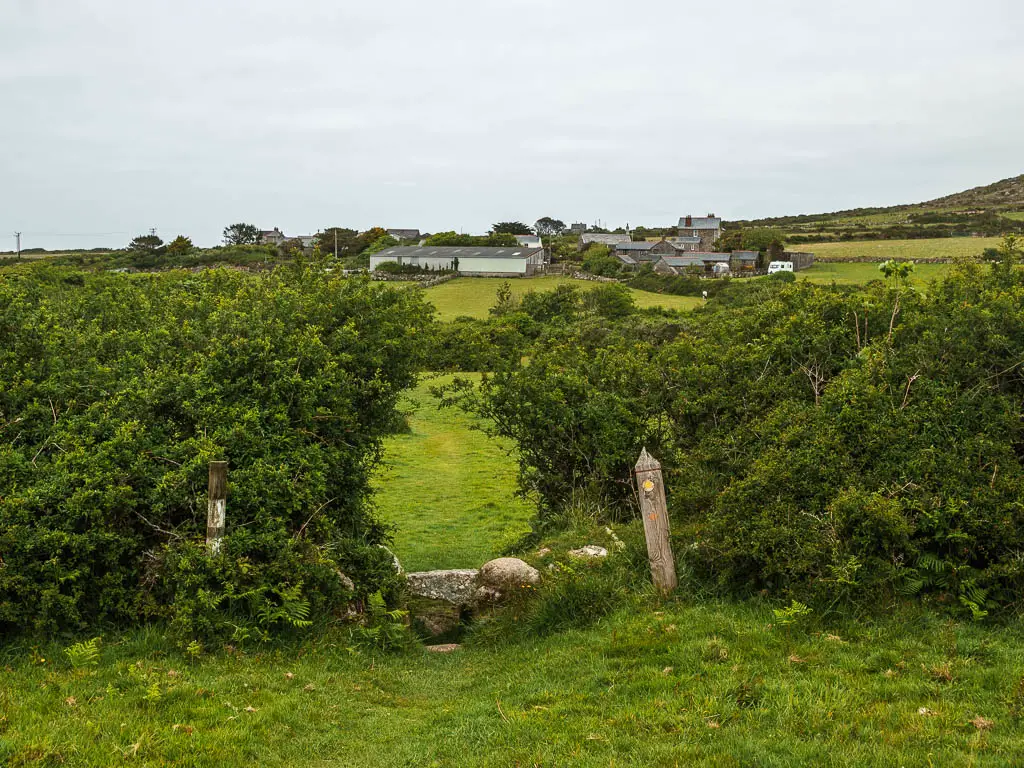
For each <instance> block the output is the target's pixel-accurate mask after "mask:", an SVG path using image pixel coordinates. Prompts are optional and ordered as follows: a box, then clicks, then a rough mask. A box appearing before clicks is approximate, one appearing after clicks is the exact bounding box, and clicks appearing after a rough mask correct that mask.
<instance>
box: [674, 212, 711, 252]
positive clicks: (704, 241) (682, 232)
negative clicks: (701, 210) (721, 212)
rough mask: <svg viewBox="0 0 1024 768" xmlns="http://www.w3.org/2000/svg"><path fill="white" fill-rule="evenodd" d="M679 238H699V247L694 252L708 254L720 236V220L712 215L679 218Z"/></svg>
mask: <svg viewBox="0 0 1024 768" xmlns="http://www.w3.org/2000/svg"><path fill="white" fill-rule="evenodd" d="M679 236H680V237H699V238H700V244H699V247H697V248H695V249H694V250H697V251H704V252H708V251H710V250H711V249H712V248H714V246H715V243H716V242H717V241H718V239H719V238H720V237H721V236H722V220H721V219H720V218H719V217H717V216H715V214H713V213H709V214H708V215H707V216H690V215H686V216H681V217H680V219H679Z"/></svg>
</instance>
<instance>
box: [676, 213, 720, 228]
mask: <svg viewBox="0 0 1024 768" xmlns="http://www.w3.org/2000/svg"><path fill="white" fill-rule="evenodd" d="M679 226H680V227H682V228H683V229H721V228H722V220H721V219H720V218H719V217H718V216H714V217H711V216H691V217H690V223H689V224H687V223H686V217H685V216H680V217H679Z"/></svg>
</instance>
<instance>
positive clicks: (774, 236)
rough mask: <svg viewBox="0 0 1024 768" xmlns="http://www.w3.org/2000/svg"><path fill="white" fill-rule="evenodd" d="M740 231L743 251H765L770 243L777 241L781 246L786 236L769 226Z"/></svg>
mask: <svg viewBox="0 0 1024 768" xmlns="http://www.w3.org/2000/svg"><path fill="white" fill-rule="evenodd" d="M742 232H743V235H742V238H741V242H742V243H743V248H742V250H745V251H767V250H768V249H769V248H770V247H771V246H772V243H775V242H778V244H779V245H780V246H781V245H782V244H783V243H785V241H786V236H785V235H784V234H783V233H782V231H781V230H778V229H774V228H771V227H759V228H757V229H745V230H742Z"/></svg>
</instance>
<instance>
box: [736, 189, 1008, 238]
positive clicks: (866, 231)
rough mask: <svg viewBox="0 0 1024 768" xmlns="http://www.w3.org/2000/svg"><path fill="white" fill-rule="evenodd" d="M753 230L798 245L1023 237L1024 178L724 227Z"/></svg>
mask: <svg viewBox="0 0 1024 768" xmlns="http://www.w3.org/2000/svg"><path fill="white" fill-rule="evenodd" d="M748 227H772V228H776V229H779V230H781V231H782V232H783V233H784V234H785V235H786V241H787V242H789V243H793V244H798V243H810V242H821V241H836V240H902V239H918V238H934V237H969V236H972V235H975V236H987V237H993V236H998V235H1006V234H1011V233H1024V174H1022V175H1020V176H1014V177H1012V178H1009V179H1003V180H1002V181H997V182H995V183H994V184H989V185H987V186H984V187H974V188H973V189H968V190H965V191H964V192H957V193H956V194H953V195H947V196H945V197H939V198H936V199H935V200H929V201H927V202H924V203H912V204H909V205H895V206H889V207H884V208H854V209H851V210H848V211H833V212H832V213H814V214H804V215H799V216H776V217H773V218H766V219H751V220H740V221H727V222H725V224H724V228H725V229H726V230H730V229H739V228H743V229H746V228H748Z"/></svg>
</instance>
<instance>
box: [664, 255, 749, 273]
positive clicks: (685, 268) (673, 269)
mask: <svg viewBox="0 0 1024 768" xmlns="http://www.w3.org/2000/svg"><path fill="white" fill-rule="evenodd" d="M731 256H732V254H731V253H715V252H710V253H709V252H704V251H694V252H687V253H686V254H685V255H683V254H679V255H676V256H662V257H661V258H660V259H659V260H658V261H657V262H655V264H654V271H655V272H658V273H660V274H665V275H685V274H688V273H689V272H690V271H692V270H691V268H692V267H699V268H700V274H702V275H715V274H719V273H720V272H721V269H719V271H718V272H716V270H715V265H716V264H725V265H727V266H728V265H729V264H730V259H731Z"/></svg>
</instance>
